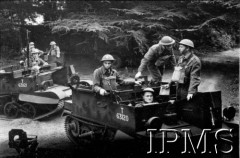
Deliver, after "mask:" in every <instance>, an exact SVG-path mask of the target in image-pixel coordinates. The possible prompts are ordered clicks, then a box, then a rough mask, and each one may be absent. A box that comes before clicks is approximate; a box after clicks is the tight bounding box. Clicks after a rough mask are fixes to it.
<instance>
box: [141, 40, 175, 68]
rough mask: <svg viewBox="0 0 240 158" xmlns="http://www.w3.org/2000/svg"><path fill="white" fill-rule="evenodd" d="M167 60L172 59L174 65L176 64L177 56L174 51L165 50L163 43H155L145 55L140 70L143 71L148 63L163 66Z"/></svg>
mask: <svg viewBox="0 0 240 158" xmlns="http://www.w3.org/2000/svg"><path fill="white" fill-rule="evenodd" d="M167 60H170V61H171V63H172V65H174V66H175V65H176V58H175V56H174V54H173V51H168V50H165V49H164V48H163V46H162V45H160V44H155V45H153V46H152V47H150V48H149V50H148V52H147V53H146V54H145V55H144V57H143V59H142V60H141V64H140V66H139V68H138V72H143V70H144V69H145V68H146V66H147V65H152V66H161V65H163V64H164V63H165V62H166V61H167Z"/></svg>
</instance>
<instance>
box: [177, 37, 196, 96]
mask: <svg viewBox="0 0 240 158" xmlns="http://www.w3.org/2000/svg"><path fill="white" fill-rule="evenodd" d="M179 44H180V45H179V51H180V53H181V56H180V57H179V60H178V63H177V66H176V67H175V71H179V72H180V73H176V74H179V75H176V76H174V73H175V71H174V73H173V77H172V81H175V82H179V89H178V94H179V95H180V97H181V99H184V98H187V100H190V99H191V98H192V97H193V95H194V94H196V93H197V91H198V86H199V84H200V82H201V78H200V71H201V61H200V60H199V58H198V57H197V56H196V55H195V54H193V48H194V44H193V42H192V41H191V40H189V39H183V40H181V41H180V42H179ZM181 72H183V75H181ZM181 76H183V77H181ZM181 78H182V79H181ZM177 80H179V81H177Z"/></svg>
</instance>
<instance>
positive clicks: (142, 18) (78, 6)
mask: <svg viewBox="0 0 240 158" xmlns="http://www.w3.org/2000/svg"><path fill="white" fill-rule="evenodd" d="M239 9H240V3H239V0H204V1H201V0H191V1H190V0H185V1H106V0H102V1H68V0H60V1H51V0H15V1H6V0H5V1H1V2H0V34H1V39H0V48H1V59H3V58H12V57H16V56H18V55H20V50H21V49H22V48H23V47H25V46H26V45H27V39H26V29H28V30H30V31H31V33H30V36H29V37H30V38H29V40H30V41H33V42H35V45H36V47H37V48H39V49H41V50H44V51H45V50H46V48H48V47H49V42H50V41H52V40H55V41H56V42H57V43H58V45H59V46H60V48H61V50H62V51H64V52H66V53H69V54H70V53H74V54H84V55H93V56H94V57H96V58H99V57H100V56H102V54H105V53H112V54H115V55H116V58H118V57H119V58H121V59H122V61H120V62H123V61H124V62H125V63H126V64H130V65H134V63H135V61H134V60H139V59H140V58H141V57H142V55H143V54H144V53H146V51H147V49H148V48H149V47H150V46H151V45H152V44H155V43H157V42H158V41H159V40H160V39H161V37H162V36H164V35H169V36H171V37H173V38H174V39H176V41H180V40H181V39H183V38H189V39H192V40H193V41H194V43H195V46H196V50H197V51H198V52H200V53H208V52H216V51H220V50H227V49H231V48H234V47H239V40H240V37H239V36H240V29H239V26H240V20H239V15H240V14H239V13H240V12H239ZM36 13H37V14H41V15H43V16H44V23H43V24H41V25H27V24H26V22H25V19H26V18H28V19H30V20H34V18H35V17H36ZM176 48H177V45H176Z"/></svg>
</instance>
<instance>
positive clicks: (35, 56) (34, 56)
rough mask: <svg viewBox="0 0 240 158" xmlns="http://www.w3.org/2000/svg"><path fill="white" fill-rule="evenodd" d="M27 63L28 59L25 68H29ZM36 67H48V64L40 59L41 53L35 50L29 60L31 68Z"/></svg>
mask: <svg viewBox="0 0 240 158" xmlns="http://www.w3.org/2000/svg"><path fill="white" fill-rule="evenodd" d="M27 62H28V59H26V60H25V63H24V66H25V67H27ZM35 65H38V66H40V65H48V63H47V62H45V61H44V60H42V59H41V58H40V57H39V51H36V50H33V51H32V52H31V56H30V58H29V66H30V67H32V66H35Z"/></svg>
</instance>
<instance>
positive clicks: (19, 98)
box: [0, 63, 79, 120]
mask: <svg viewBox="0 0 240 158" xmlns="http://www.w3.org/2000/svg"><path fill="white" fill-rule="evenodd" d="M78 79H79V77H78V76H77V74H76V73H75V70H74V67H73V66H72V65H71V66H57V65H56V64H55V63H53V64H49V65H46V66H42V67H41V68H40V73H39V74H37V75H34V74H32V73H31V69H29V68H24V67H21V65H19V66H9V67H5V68H2V69H1V70H0V109H1V112H2V113H4V115H6V116H7V117H8V118H17V117H20V116H22V117H27V118H32V119H35V120H38V119H41V118H44V117H47V116H49V115H51V114H53V113H55V112H57V111H59V110H61V109H63V106H64V104H63V100H65V99H67V98H68V99H69V98H70V97H71V93H72V92H71V89H70V88H69V87H68V86H67V85H68V83H70V82H74V81H75V80H78Z"/></svg>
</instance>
